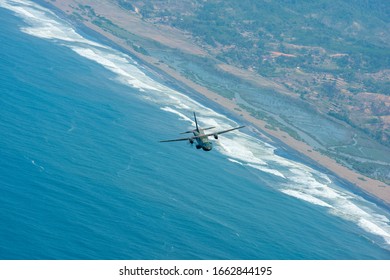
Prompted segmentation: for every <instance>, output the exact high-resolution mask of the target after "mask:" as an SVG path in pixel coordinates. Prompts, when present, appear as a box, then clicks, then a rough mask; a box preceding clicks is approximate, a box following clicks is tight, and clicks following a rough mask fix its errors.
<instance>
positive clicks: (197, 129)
mask: <svg viewBox="0 0 390 280" xmlns="http://www.w3.org/2000/svg"><path fill="white" fill-rule="evenodd" d="M194 119H195V125H196V131H197V132H199V127H198V121H197V120H196V114H195V112H194Z"/></svg>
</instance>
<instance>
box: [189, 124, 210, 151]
mask: <svg viewBox="0 0 390 280" xmlns="http://www.w3.org/2000/svg"><path fill="white" fill-rule="evenodd" d="M193 133H194V136H198V135H204V130H203V129H201V128H199V132H198V131H196V130H195V131H193ZM195 139H196V142H197V143H198V144H197V145H196V148H197V149H201V148H202V149H203V150H204V151H211V149H212V148H213V143H211V142H210V140H209V137H208V136H201V137H197V138H195Z"/></svg>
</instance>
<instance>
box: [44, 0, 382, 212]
mask: <svg viewBox="0 0 390 280" xmlns="http://www.w3.org/2000/svg"><path fill="white" fill-rule="evenodd" d="M44 1H45V2H47V3H48V4H49V5H53V6H54V7H55V8H57V9H59V10H61V11H63V12H64V13H65V14H67V15H72V14H79V15H81V10H80V8H79V4H81V5H89V6H90V7H92V8H93V9H94V11H95V13H96V14H97V15H101V16H103V17H105V18H107V19H109V20H111V21H112V22H113V23H115V24H116V25H118V26H120V27H121V28H123V29H126V30H129V31H130V32H132V33H133V34H135V35H137V36H141V37H144V38H147V39H150V40H154V41H156V42H158V43H160V44H162V45H165V46H168V47H170V48H175V49H178V50H180V51H182V52H185V53H189V54H192V55H199V56H204V57H207V56H208V55H207V52H206V51H204V50H202V49H201V48H200V47H199V46H197V45H195V44H194V43H193V42H192V41H191V39H190V38H188V36H186V34H184V33H183V32H181V31H179V30H174V29H172V28H167V27H163V26H160V25H154V24H150V23H147V22H145V21H142V20H141V19H140V18H139V16H138V15H137V14H135V13H130V12H125V11H124V10H122V9H121V8H120V7H117V6H112V4H110V1H107V0H101V1H89V0H61V1H51V0H44ZM82 17H83V18H84V20H83V21H82V22H81V23H82V24H83V25H85V26H86V27H88V28H89V29H91V30H93V31H95V32H98V33H99V34H101V35H102V36H104V37H105V38H107V39H109V40H110V41H112V42H114V43H115V44H117V45H119V46H120V47H122V48H123V49H125V50H126V51H128V52H129V53H131V54H132V55H133V56H135V57H137V58H138V59H139V60H141V61H143V62H145V63H146V64H148V65H150V66H152V67H154V68H157V69H158V70H159V71H162V72H164V73H165V74H166V75H169V76H170V77H172V78H173V79H175V80H176V81H178V82H180V83H183V84H185V85H186V86H187V87H190V88H191V89H193V90H194V91H196V92H198V93H199V94H201V95H203V96H205V97H206V98H208V99H210V100H212V101H213V102H215V103H218V104H219V105H221V106H223V107H224V108H226V109H228V110H230V111H231V112H232V114H234V115H240V117H242V118H244V119H245V120H246V121H248V122H249V123H251V124H253V126H255V127H256V128H258V129H259V130H261V131H264V132H266V134H268V135H271V136H273V137H275V138H277V139H279V140H280V141H281V142H283V143H285V144H286V145H287V146H289V147H291V148H292V149H294V150H296V151H298V152H299V153H301V154H303V155H305V156H307V157H308V158H310V159H312V160H313V161H315V162H316V163H317V164H319V165H320V166H323V167H325V168H326V169H328V170H329V171H330V172H332V173H334V174H335V175H337V176H338V177H340V178H342V179H345V180H347V181H348V182H350V183H352V184H353V185H355V186H356V187H358V188H359V189H361V190H362V191H363V192H365V193H366V194H367V195H369V196H374V197H375V198H377V199H379V200H380V201H382V202H383V203H385V204H387V205H390V186H389V185H388V184H385V183H384V182H381V181H378V180H374V179H371V178H368V177H366V176H364V175H362V174H359V173H358V172H356V171H353V170H351V169H349V168H347V167H345V166H343V165H341V164H339V163H337V162H336V161H335V160H334V159H332V158H330V157H328V156H326V155H323V154H321V153H319V152H317V151H315V150H314V149H313V147H311V146H309V145H308V144H306V143H304V142H302V141H298V140H296V139H294V138H293V137H291V136H290V135H289V134H287V133H286V132H284V131H281V130H273V129H269V128H267V126H266V125H267V123H266V122H264V121H262V120H260V119H257V118H255V117H253V116H252V115H250V113H249V112H247V111H245V110H244V109H242V108H241V107H239V105H238V104H237V103H235V102H234V100H230V99H228V98H225V97H223V96H221V95H219V94H217V93H215V92H213V91H211V90H209V89H207V88H206V87H204V86H202V85H199V84H197V83H195V82H193V81H191V80H189V79H187V78H186V77H184V76H183V75H181V74H180V73H179V72H177V71H175V70H174V69H173V68H171V67H170V66H169V65H167V64H165V63H163V62H161V61H159V60H158V59H157V58H154V57H152V56H149V55H144V54H142V53H139V52H136V51H135V50H134V49H133V47H132V46H129V45H128V44H127V42H126V41H125V40H124V39H121V38H119V37H117V36H115V35H113V34H111V33H109V32H107V31H105V30H103V29H102V28H100V27H99V26H97V25H95V24H94V23H92V21H91V20H90V18H89V17H88V15H82ZM210 58H211V57H210ZM219 67H220V69H222V70H224V71H227V72H229V73H231V74H234V75H236V76H237V77H239V78H241V79H245V78H246V77H247V78H248V81H250V80H252V82H253V79H254V76H253V75H246V70H242V69H238V68H236V67H234V66H230V65H222V64H221V65H219ZM255 82H258V83H262V82H263V83H271V84H272V83H273V82H271V81H267V80H266V79H264V78H263V77H259V79H258V80H257V81H255ZM268 85H269V84H268ZM275 86H277V87H281V86H279V85H275ZM281 90H282V92H283V89H281ZM287 94H288V93H287Z"/></svg>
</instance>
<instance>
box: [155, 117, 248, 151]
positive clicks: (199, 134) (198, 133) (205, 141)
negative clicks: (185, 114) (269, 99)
mask: <svg viewBox="0 0 390 280" xmlns="http://www.w3.org/2000/svg"><path fill="white" fill-rule="evenodd" d="M194 119H195V125H196V128H195V129H194V130H189V131H186V132H183V133H180V134H185V133H193V134H194V136H191V137H186V138H179V139H173V140H162V141H160V142H176V141H188V142H190V144H194V140H196V142H197V144H196V148H197V149H201V148H202V149H203V150H204V151H211V149H212V148H213V144H212V143H211V142H210V140H209V136H211V135H212V136H214V138H215V139H218V135H219V134H222V133H226V132H229V131H232V130H236V129H240V128H243V127H245V126H244V125H243V126H239V127H234V128H230V129H226V130H222V131H217V132H213V133H208V134H205V133H204V131H205V130H208V129H212V128H215V127H214V126H212V127H207V128H200V127H199V126H198V121H197V120H196V114H195V112H194Z"/></svg>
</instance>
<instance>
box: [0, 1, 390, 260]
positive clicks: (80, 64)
mask: <svg viewBox="0 0 390 280" xmlns="http://www.w3.org/2000/svg"><path fill="white" fill-rule="evenodd" d="M0 37H1V38H0V94H1V96H0V97H1V98H0V259H390V221H389V217H390V214H389V210H388V209H385V208H384V207H383V206H381V205H377V204H376V203H375V201H372V200H370V199H368V198H367V197H364V196H362V195H360V194H356V193H353V192H352V191H351V190H352V188H351V186H348V184H346V183H343V181H342V180H339V179H337V178H335V177H334V176H332V175H330V174H327V173H326V172H325V171H323V170H322V169H319V168H317V167H316V166H314V165H310V164H308V163H307V162H305V161H304V160H303V159H299V158H298V157H296V156H294V155H293V153H290V152H289V151H288V150H286V152H285V153H284V155H281V154H280V153H278V152H277V150H278V148H280V147H278V146H277V144H271V143H266V142H264V141H263V140H261V139H260V138H257V137H256V134H255V133H253V130H254V128H251V127H250V125H248V124H246V125H248V127H247V128H245V129H243V130H242V131H234V132H232V133H228V134H224V135H222V136H221V137H220V139H218V140H216V141H215V143H214V149H213V151H211V152H204V151H201V150H196V149H195V148H194V147H191V145H189V144H187V143H185V142H176V143H158V141H159V140H162V139H170V138H175V137H177V136H179V135H178V133H179V132H182V131H186V130H188V129H189V128H191V127H192V126H193V125H194V123H193V120H192V118H191V116H192V112H193V111H196V112H197V114H198V118H199V122H200V125H201V126H204V127H206V126H218V127H219V128H221V129H225V128H229V127H231V126H236V125H241V124H242V123H240V121H237V119H235V118H234V117H233V116H229V115H228V114H226V113H224V111H223V110H219V109H218V108H217V106H215V105H213V104H211V103H209V104H208V101H206V100H204V99H202V98H196V96H191V95H189V94H188V93H186V92H181V91H179V90H177V89H174V88H172V87H170V86H168V85H166V84H164V83H163V82H161V81H159V79H157V78H156V77H155V76H153V75H152V74H150V73H151V72H150V71H149V70H148V69H147V68H146V67H145V66H143V65H142V64H141V63H140V62H137V61H136V60H134V59H133V58H132V57H131V56H129V55H128V54H125V53H123V52H122V51H120V50H118V49H116V48H115V47H114V46H109V45H107V44H105V43H104V41H103V40H99V38H98V37H97V36H95V37H94V35H93V34H88V35H87V34H83V33H81V32H80V31H78V29H77V28H76V27H75V26H73V25H72V24H70V23H68V22H67V21H65V20H63V19H61V18H60V17H58V16H57V15H55V14H54V13H53V12H52V11H50V10H48V9H47V8H44V7H42V6H39V5H38V4H36V3H34V2H30V1H27V0H22V1H11V0H0ZM244 124H245V123H244Z"/></svg>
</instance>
